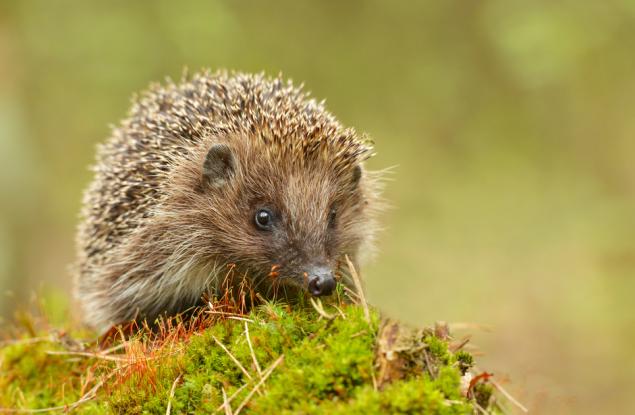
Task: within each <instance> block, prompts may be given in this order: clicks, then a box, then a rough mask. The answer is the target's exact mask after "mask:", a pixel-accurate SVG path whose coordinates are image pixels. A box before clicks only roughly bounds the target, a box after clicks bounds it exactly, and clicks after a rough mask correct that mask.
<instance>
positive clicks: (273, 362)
mask: <svg viewBox="0 0 635 415" xmlns="http://www.w3.org/2000/svg"><path fill="white" fill-rule="evenodd" d="M205 326H206V327H203V328H202V327H200V325H199V326H197V327H195V328H192V327H190V328H187V327H185V325H184V324H183V323H180V324H179V323H178V322H177V323H175V324H165V325H163V326H162V328H161V329H160V330H158V334H157V331H156V330H155V332H154V333H152V334H151V333H150V332H145V334H139V335H136V336H134V337H133V338H127V339H125V340H120V341H118V342H114V343H111V344H108V345H104V344H101V345H100V346H97V345H96V344H95V345H91V344H90V343H85V342H79V341H77V340H74V339H72V338H71V337H70V336H68V335H60V334H58V335H55V336H49V337H50V338H46V339H45V338H30V339H29V338H25V339H21V340H17V341H13V342H12V343H10V344H7V345H5V346H4V347H2V349H0V407H1V408H5V409H8V408H11V409H16V410H21V409H22V410H23V409H29V410H33V409H43V408H51V410H59V411H65V410H73V411H74V412H78V413H117V414H121V413H126V414H133V413H134V414H142V413H151V414H155V413H156V414H165V413H172V414H176V413H188V414H190V413H191V414H198V413H214V412H218V413H225V414H238V413H244V414H247V413H252V414H285V413H289V414H292V413H293V414H296V413H302V414H339V413H341V414H344V413H345V414H355V413H359V414H374V413H377V414H384V413H404V414H406V413H407V414H412V413H426V414H472V413H482V412H483V411H488V413H490V412H491V411H493V409H492V408H491V405H489V403H490V402H489V401H490V399H489V394H488V393H487V390H486V387H485V386H486V385H484V384H483V383H479V384H478V385H477V386H478V387H474V385H469V386H466V378H467V375H466V373H467V374H468V375H469V373H468V371H469V368H470V366H471V364H472V359H471V356H470V355H469V354H467V353H465V352H457V353H452V352H450V351H449V350H450V349H449V348H448V341H447V339H443V338H439V337H438V336H437V337H435V336H434V335H433V334H432V332H430V331H426V332H421V333H424V334H422V335H421V337H420V338H419V339H418V341H420V346H421V347H419V349H420V350H418V351H417V350H415V351H414V352H413V353H412V354H409V355H412V356H416V355H417V353H420V352H421V351H423V352H424V353H425V359H424V360H421V361H419V362H417V361H416V359H415V360H411V361H407V360H404V361H403V362H401V363H400V364H401V365H402V366H403V367H402V369H404V370H401V371H400V376H399V377H398V378H397V379H394V380H392V381H391V379H388V378H386V377H385V373H384V375H381V376H382V378H381V379H379V380H378V372H379V371H380V369H379V366H380V365H381V362H379V363H378V357H377V350H378V347H377V344H378V336H380V334H379V330H380V328H379V326H380V323H379V317H378V315H377V314H376V313H373V312H371V314H370V318H369V317H368V316H367V315H365V313H364V310H363V308H361V307H359V306H356V305H340V306H339V307H332V306H327V307H326V310H323V309H322V310H321V313H318V312H317V311H316V310H314V309H313V308H300V309H295V308H294V309H291V308H290V307H287V306H284V305H270V304H269V305H265V306H261V307H259V308H257V309H255V310H254V311H252V312H251V313H249V314H247V315H237V314H233V313H223V312H216V313H214V314H211V315H210V317H209V318H208V320H207V321H206V324H205ZM395 353H399V351H397V352H395ZM390 354H391V355H392V352H390ZM406 369H407V370H406ZM468 379H469V378H468ZM468 389H469V390H468ZM468 396H469V398H468ZM477 401H478V403H477ZM488 405H489V406H490V408H487V406H488ZM0 412H3V411H2V410H0Z"/></svg>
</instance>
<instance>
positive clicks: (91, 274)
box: [77, 73, 377, 328]
mask: <svg viewBox="0 0 635 415" xmlns="http://www.w3.org/2000/svg"><path fill="white" fill-rule="evenodd" d="M370 151H371V147H370V144H369V143H368V142H367V141H366V140H363V139H360V138H358V137H357V136H356V135H355V133H354V131H352V130H348V129H344V128H343V127H342V126H341V125H340V124H339V123H338V122H337V121H336V120H335V119H334V118H333V116H332V115H331V114H329V113H328V112H326V111H325V110H324V108H323V107H322V105H321V104H318V103H316V102H315V101H313V100H309V99H308V98H307V96H306V94H304V93H303V92H301V90H300V89H297V88H294V87H293V86H292V85H291V84H288V83H286V84H285V83H283V82H282V81H281V80H280V79H267V78H265V77H263V76H249V75H241V74H238V75H232V76H229V75H227V74H224V73H221V74H215V75H210V74H207V73H204V74H199V75H195V76H194V77H193V78H192V79H191V80H189V81H184V82H182V83H181V84H178V85H177V84H171V83H170V84H168V85H167V86H166V87H160V86H154V87H153V88H151V90H150V91H149V92H147V93H146V94H144V95H143V96H142V97H141V99H139V100H137V101H136V103H135V104H134V106H133V108H132V110H131V112H130V115H129V118H128V119H127V120H125V121H124V122H123V123H122V124H121V126H120V127H119V128H117V129H115V130H114V134H113V136H112V137H111V138H110V139H109V140H108V141H107V142H106V143H105V144H104V145H102V146H100V147H99V150H98V158H97V164H96V166H95V175H96V176H95V179H94V181H93V183H92V184H91V185H90V187H89V188H88V190H87V192H86V194H85V198H84V209H83V221H82V223H81V225H80V228H79V235H78V248H79V257H78V281H77V293H78V297H79V299H80V301H81V302H82V303H83V305H84V308H85V312H86V313H85V316H86V317H85V319H86V321H87V322H88V323H90V324H91V325H94V326H97V327H100V328H106V327H108V326H109V325H111V324H113V323H119V322H123V321H126V320H130V319H134V318H148V319H152V318H154V317H156V316H157V315H159V314H161V313H167V314H173V313H176V312H179V311H183V310H184V309H187V308H189V307H191V306H193V305H195V304H197V303H198V302H199V301H200V299H201V297H202V296H203V295H204V294H205V293H206V292H212V293H213V292H214V291H216V290H218V289H219V287H220V284H221V280H222V279H223V278H224V277H225V276H226V275H228V270H229V268H231V269H232V271H233V272H232V274H234V275H240V276H246V277H247V278H248V279H249V280H250V281H251V282H252V284H251V285H252V287H255V289H256V291H258V292H260V293H262V295H264V296H265V297H271V296H272V295H273V293H274V292H275V291H276V290H274V289H272V288H274V287H276V286H281V287H291V288H293V287H295V288H298V287H300V288H304V289H308V290H309V291H310V292H311V293H312V294H314V295H323V294H328V293H330V292H331V291H332V288H333V286H334V280H333V275H334V273H336V272H337V271H338V267H339V266H340V264H341V261H342V259H343V257H344V255H349V256H350V257H351V258H352V259H353V260H354V261H355V259H356V258H358V254H359V252H360V251H365V250H366V248H363V246H366V247H368V245H369V242H370V240H371V239H372V235H373V230H374V220H373V211H374V209H375V205H376V199H377V192H376V180H374V179H373V178H372V177H369V175H368V174H365V173H364V174H362V168H361V165H360V163H361V162H362V161H363V160H364V159H366V158H367V157H368V156H369V155H370V154H369V152H370ZM229 265H230V266H229ZM292 291H293V290H292ZM279 292H286V291H285V290H282V289H281V290H280V291H279Z"/></svg>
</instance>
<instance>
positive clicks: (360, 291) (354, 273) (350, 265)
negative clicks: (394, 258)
mask: <svg viewBox="0 0 635 415" xmlns="http://www.w3.org/2000/svg"><path fill="white" fill-rule="evenodd" d="M345 258H346V263H347V264H348V269H349V270H350V271H351V277H353V282H354V283H355V289H357V294H358V295H359V299H360V302H361V305H362V307H363V308H364V317H365V318H366V322H368V323H370V311H369V310H368V303H367V302H366V296H365V295H364V288H363V287H362V281H361V280H360V278H359V274H357V271H356V270H355V266H354V265H353V263H352V262H351V260H350V259H349V257H348V255H345Z"/></svg>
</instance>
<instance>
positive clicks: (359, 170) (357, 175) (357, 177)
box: [351, 164, 362, 190]
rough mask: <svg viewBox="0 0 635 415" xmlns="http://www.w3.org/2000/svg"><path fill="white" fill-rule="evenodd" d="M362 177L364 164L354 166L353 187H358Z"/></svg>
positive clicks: (353, 188)
mask: <svg viewBox="0 0 635 415" xmlns="http://www.w3.org/2000/svg"><path fill="white" fill-rule="evenodd" d="M361 179H362V166H360V165H359V164H358V165H356V166H355V167H353V176H352V177H351V189H352V190H355V189H357V186H358V185H359V181H360V180H361Z"/></svg>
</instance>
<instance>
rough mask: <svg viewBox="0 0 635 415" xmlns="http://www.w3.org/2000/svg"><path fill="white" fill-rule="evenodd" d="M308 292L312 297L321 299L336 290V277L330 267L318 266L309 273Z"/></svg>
mask: <svg viewBox="0 0 635 415" xmlns="http://www.w3.org/2000/svg"><path fill="white" fill-rule="evenodd" d="M307 275H308V283H309V285H308V290H309V293H311V295H313V296H315V297H320V296H323V295H330V294H331V293H332V292H333V290H334V289H335V276H334V275H333V271H332V270H331V269H330V268H329V267H324V266H317V267H313V268H311V269H310V270H309V272H307Z"/></svg>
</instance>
